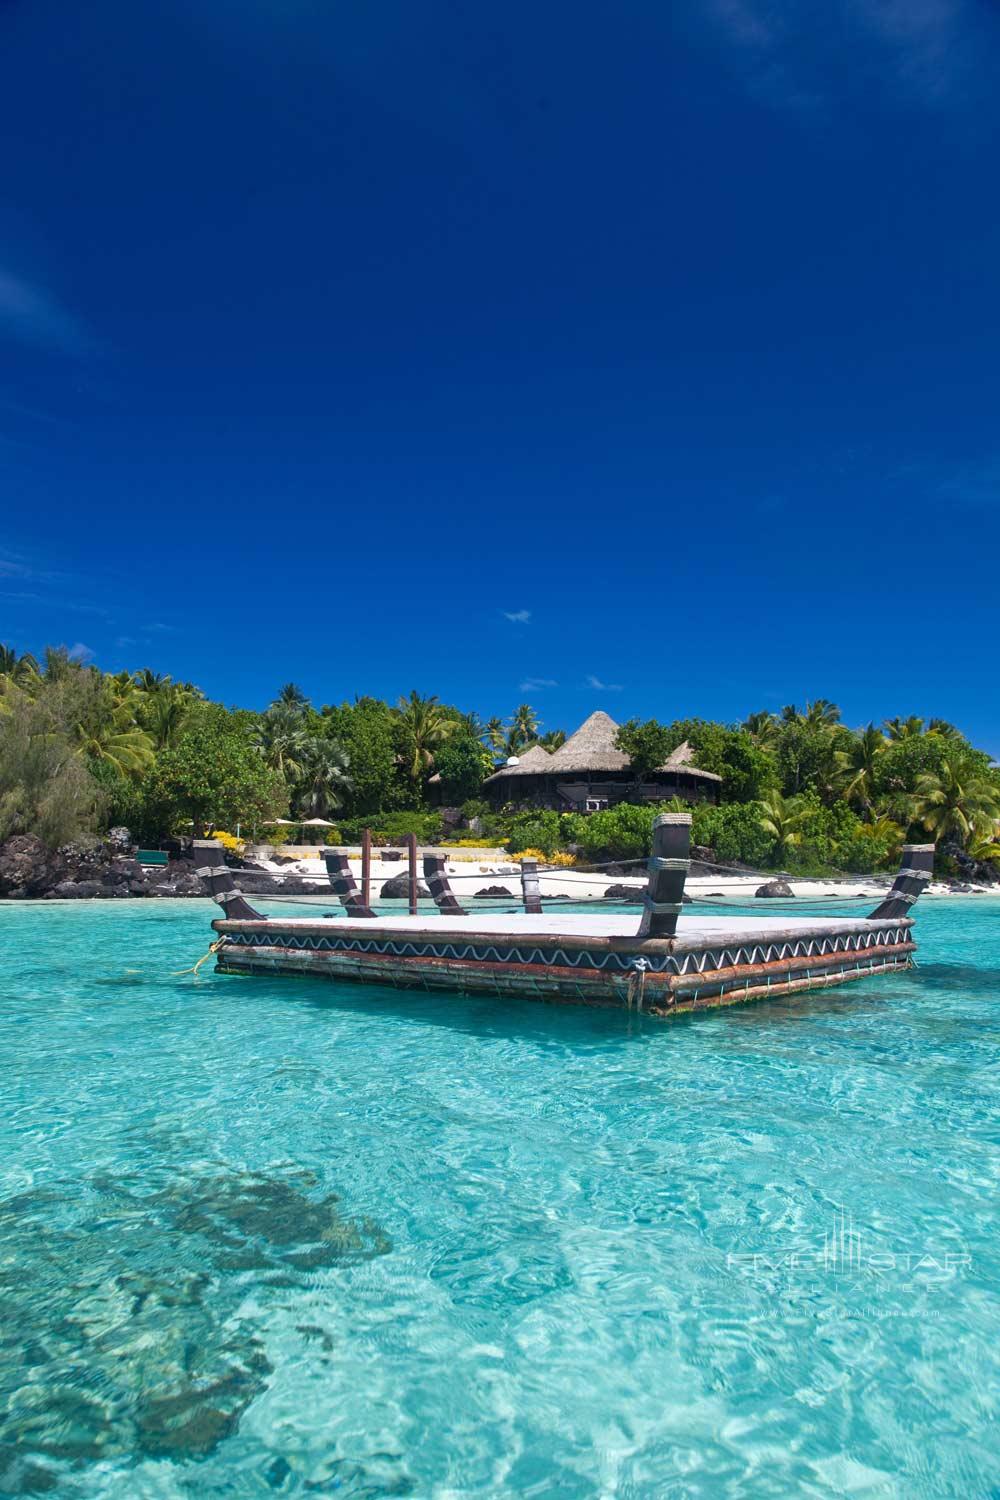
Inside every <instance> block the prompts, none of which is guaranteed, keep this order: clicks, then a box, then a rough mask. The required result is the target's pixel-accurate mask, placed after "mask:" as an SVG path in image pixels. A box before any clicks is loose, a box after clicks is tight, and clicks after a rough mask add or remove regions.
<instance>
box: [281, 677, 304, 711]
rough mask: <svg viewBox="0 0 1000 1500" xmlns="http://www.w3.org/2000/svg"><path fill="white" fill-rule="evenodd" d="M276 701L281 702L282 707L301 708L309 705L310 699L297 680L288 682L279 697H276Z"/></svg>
mask: <svg viewBox="0 0 1000 1500" xmlns="http://www.w3.org/2000/svg"><path fill="white" fill-rule="evenodd" d="M274 703H275V704H279V703H280V704H281V706H282V708H297V709H299V710H301V709H304V708H306V707H308V704H309V699H308V698H307V697H306V695H305V693H304V692H303V691H302V689H301V688H300V687H299V685H298V683H297V682H286V683H285V685H284V687H283V688H282V689H281V692H280V693H279V694H278V696H277V698H275V700H274ZM273 706H274V705H272V707H273Z"/></svg>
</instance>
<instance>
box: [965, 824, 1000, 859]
mask: <svg viewBox="0 0 1000 1500" xmlns="http://www.w3.org/2000/svg"><path fill="white" fill-rule="evenodd" d="M997 832H998V830H997V829H996V828H991V829H990V830H989V832H986V833H974V834H973V835H972V837H971V839H970V840H969V843H968V846H967V848H966V853H967V854H968V856H969V858H970V859H974V860H975V861H976V863H977V864H980V865H1000V841H998V839H997Z"/></svg>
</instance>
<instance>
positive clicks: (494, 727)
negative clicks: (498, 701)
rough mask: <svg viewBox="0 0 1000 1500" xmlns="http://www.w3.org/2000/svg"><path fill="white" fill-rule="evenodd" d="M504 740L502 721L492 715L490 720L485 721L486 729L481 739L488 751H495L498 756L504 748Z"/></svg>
mask: <svg viewBox="0 0 1000 1500" xmlns="http://www.w3.org/2000/svg"><path fill="white" fill-rule="evenodd" d="M505 738H506V734H505V731H504V727H503V720H502V719H498V718H497V717H496V715H494V716H493V718H492V719H487V720H486V727H485V729H484V730H483V739H485V741H486V743H487V745H489V747H490V749H491V750H495V751H496V753H497V754H498V755H499V754H500V751H501V750H502V749H503V747H504V740H505Z"/></svg>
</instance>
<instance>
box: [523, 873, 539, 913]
mask: <svg viewBox="0 0 1000 1500" xmlns="http://www.w3.org/2000/svg"><path fill="white" fill-rule="evenodd" d="M521 896H522V898H523V900H524V909H525V911H526V912H528V913H529V915H531V916H533V917H540V916H541V914H542V888H541V886H540V885H539V883H538V860H537V859H522V861H521Z"/></svg>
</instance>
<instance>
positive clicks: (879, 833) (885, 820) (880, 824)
mask: <svg viewBox="0 0 1000 1500" xmlns="http://www.w3.org/2000/svg"><path fill="white" fill-rule="evenodd" d="M862 826H863V827H864V831H865V833H867V835H868V837H869V838H870V839H874V840H875V841H876V842H878V843H884V844H885V846H886V853H887V854H888V856H889V858H890V859H896V858H898V856H899V851H900V849H901V848H902V847H903V840H904V838H905V837H906V834H905V832H904V831H903V829H902V828H900V826H899V824H898V823H897V822H896V821H895V820H894V819H893V818H889V817H886V815H885V813H878V814H876V815H874V816H873V817H871V818H869V819H868V821H867V823H865V824H863V825H862Z"/></svg>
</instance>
